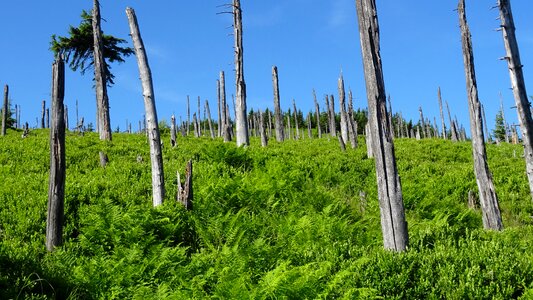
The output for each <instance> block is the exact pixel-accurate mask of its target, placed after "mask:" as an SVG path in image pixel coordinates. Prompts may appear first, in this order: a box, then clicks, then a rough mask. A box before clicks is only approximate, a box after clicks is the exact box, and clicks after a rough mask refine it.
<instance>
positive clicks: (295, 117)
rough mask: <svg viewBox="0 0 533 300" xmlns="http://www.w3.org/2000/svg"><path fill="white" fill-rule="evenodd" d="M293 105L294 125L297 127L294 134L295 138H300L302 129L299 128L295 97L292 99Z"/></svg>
mask: <svg viewBox="0 0 533 300" xmlns="http://www.w3.org/2000/svg"><path fill="white" fill-rule="evenodd" d="M292 107H293V108H294V127H295V128H296V135H295V136H294V139H296V140H299V139H300V129H298V110H296V101H294V99H292Z"/></svg>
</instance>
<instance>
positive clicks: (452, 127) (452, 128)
mask: <svg viewBox="0 0 533 300" xmlns="http://www.w3.org/2000/svg"><path fill="white" fill-rule="evenodd" d="M446 109H447V110H448V119H450V131H451V136H452V141H453V142H457V141H458V140H459V134H458V132H457V126H455V123H454V121H453V120H452V114H451V112H450V106H449V105H448V101H446Z"/></svg>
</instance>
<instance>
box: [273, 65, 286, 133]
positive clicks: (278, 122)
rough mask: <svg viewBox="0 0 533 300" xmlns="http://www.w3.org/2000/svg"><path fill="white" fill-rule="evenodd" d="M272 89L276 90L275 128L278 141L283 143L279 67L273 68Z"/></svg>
mask: <svg viewBox="0 0 533 300" xmlns="http://www.w3.org/2000/svg"><path fill="white" fill-rule="evenodd" d="M272 88H273V90H274V127H275V129H276V141H278V142H283V140H284V138H285V136H284V130H283V118H282V116H281V106H280V99H279V83H278V67H276V66H273V67H272Z"/></svg>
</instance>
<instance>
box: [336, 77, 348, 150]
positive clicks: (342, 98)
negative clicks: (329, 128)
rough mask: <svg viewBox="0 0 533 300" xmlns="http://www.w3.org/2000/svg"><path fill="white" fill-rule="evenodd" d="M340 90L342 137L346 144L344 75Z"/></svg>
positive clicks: (346, 124)
mask: <svg viewBox="0 0 533 300" xmlns="http://www.w3.org/2000/svg"><path fill="white" fill-rule="evenodd" d="M338 89H339V105H340V117H341V137H342V140H343V142H344V143H346V142H347V141H348V116H347V114H346V95H345V94H346V93H345V90H344V78H343V77H342V73H341V75H340V76H339V81H338Z"/></svg>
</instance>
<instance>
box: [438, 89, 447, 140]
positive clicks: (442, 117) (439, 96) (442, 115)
mask: <svg viewBox="0 0 533 300" xmlns="http://www.w3.org/2000/svg"><path fill="white" fill-rule="evenodd" d="M437 97H438V99H439V110H440V122H441V124H442V138H443V139H446V123H444V111H443V109H442V95H441V93H440V86H439V89H438V90H437Z"/></svg>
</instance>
